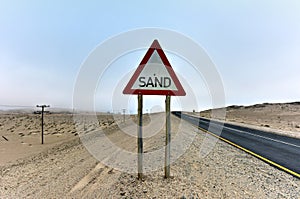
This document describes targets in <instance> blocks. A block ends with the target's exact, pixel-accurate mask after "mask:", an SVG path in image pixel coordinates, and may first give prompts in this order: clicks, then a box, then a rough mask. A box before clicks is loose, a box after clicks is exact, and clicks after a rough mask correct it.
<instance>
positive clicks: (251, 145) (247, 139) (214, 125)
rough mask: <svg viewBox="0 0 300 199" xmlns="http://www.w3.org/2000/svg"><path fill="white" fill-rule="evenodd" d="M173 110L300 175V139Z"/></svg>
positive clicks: (178, 114)
mask: <svg viewBox="0 0 300 199" xmlns="http://www.w3.org/2000/svg"><path fill="white" fill-rule="evenodd" d="M173 114H174V115H176V116H178V117H181V118H182V119H184V120H186V121H188V122H190V123H192V124H194V125H197V126H199V127H200V128H201V129H205V130H208V131H209V132H210V133H213V134H215V135H217V136H218V137H221V139H223V140H224V141H229V142H228V143H231V144H232V143H234V144H233V145H235V146H237V147H239V148H241V149H246V150H245V151H247V152H249V151H250V153H251V154H252V155H255V156H256V157H258V158H260V159H262V160H264V161H266V162H268V163H270V164H271V165H273V166H275V167H278V168H280V169H283V170H284V171H286V172H288V173H290V174H292V175H294V176H296V177H298V178H300V139H296V138H291V137H286V136H282V135H278V134H273V133H269V132H265V131H261V130H257V129H251V128H247V127H242V126H237V125H233V124H227V123H224V124H223V123H221V122H218V121H211V120H209V119H205V118H198V117H194V116H190V115H186V114H183V113H181V112H173ZM221 128H223V129H222V133H221V134H220V133H219V134H218V133H217V132H218V131H219V132H220V129H221Z"/></svg>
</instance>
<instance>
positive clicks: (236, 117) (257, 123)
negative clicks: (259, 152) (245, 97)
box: [193, 102, 300, 139]
mask: <svg viewBox="0 0 300 199" xmlns="http://www.w3.org/2000/svg"><path fill="white" fill-rule="evenodd" d="M193 115H199V112H198V113H193ZM200 116H201V117H206V118H211V117H212V116H211V110H207V111H201V112H200ZM216 119H218V118H216ZM225 121H226V122H229V123H233V124H239V125H242V126H247V127H251V128H259V129H262V130H265V131H269V132H273V133H278V134H283V135H286V136H290V137H296V138H299V139H300V102H292V103H273V104H271V103H264V104H256V105H250V106H229V107H227V108H226V117H225Z"/></svg>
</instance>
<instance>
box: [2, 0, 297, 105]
mask: <svg viewBox="0 0 300 199" xmlns="http://www.w3.org/2000/svg"><path fill="white" fill-rule="evenodd" d="M299 10H300V1H298V0H287V1H276V0H275V1H274V0H265V1H258V0H257V1H256V0H253V1H246V0H242V1H241V0H232V1H147V2H146V1H103V2H101V1H55V0H54V1H14V0H10V1H1V2H0V29H1V31H0V44H1V45H0V93H1V95H0V104H11V105H28V106H31V105H33V106H34V105H35V104H39V103H46V104H51V105H52V106H53V107H72V93H73V88H74V83H75V81H76V77H77V74H78V72H79V70H80V66H81V64H82V63H83V61H84V60H85V59H86V57H87V56H88V55H89V53H90V52H91V51H92V50H93V49H94V48H95V47H96V46H97V45H99V44H100V43H101V42H103V41H105V40H106V39H107V38H109V37H111V36H113V35H116V34H119V33H121V32H125V31H128V30H132V29H136V28H143V27H159V28H166V29H171V30H174V31H178V32H180V33H182V34H185V35H187V36H189V37H190V38H192V39H193V40H194V41H196V42H197V43H198V44H199V45H201V46H202V47H203V48H204V49H205V50H206V52H207V53H208V54H209V56H210V57H211V59H212V60H213V61H214V63H215V65H216V67H217V69H218V71H219V73H220V75H221V77H222V80H223V84H224V88H225V94H226V104H227V105H231V104H245V105H247V104H254V103H261V102H287V101H299V99H300V89H299V85H300V78H299V74H300V56H299V52H300V12H299ZM174 42H175V41H174ZM137 59H140V58H137ZM192 86H193V85H192ZM203 107H205V108H207V107H209V105H206V106H205V105H204V106H203ZM108 109H109V107H108Z"/></svg>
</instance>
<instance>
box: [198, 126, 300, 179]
mask: <svg viewBox="0 0 300 199" xmlns="http://www.w3.org/2000/svg"><path fill="white" fill-rule="evenodd" d="M194 126H196V125H194ZM197 128H198V129H200V130H202V131H204V132H206V133H208V134H210V135H212V136H214V137H216V138H218V139H220V140H222V141H224V142H227V143H228V144H230V145H232V146H235V147H236V148H239V149H241V150H243V151H245V152H246V153H249V154H251V155H253V156H255V157H257V158H259V159H261V160H263V161H265V162H267V163H269V164H271V165H273V166H275V167H278V168H279V169H282V170H283V171H285V172H287V173H289V174H292V175H293V176H296V177H298V178H300V174H299V173H296V172H294V171H292V170H290V169H288V168H286V167H284V166H282V165H280V164H277V163H276V162H273V161H271V160H269V159H267V158H265V157H262V156H261V155H258V154H256V153H254V152H253V151H250V150H248V149H245V148H244V147H242V146H240V145H237V144H235V143H233V142H231V141H229V140H227V139H225V138H222V137H220V136H218V135H215V134H214V133H212V132H210V131H208V130H205V129H203V128H201V127H199V126H197Z"/></svg>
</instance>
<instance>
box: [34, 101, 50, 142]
mask: <svg viewBox="0 0 300 199" xmlns="http://www.w3.org/2000/svg"><path fill="white" fill-rule="evenodd" d="M36 107H39V108H42V124H41V126H42V137H41V139H42V144H44V110H45V107H50V106H49V105H36Z"/></svg>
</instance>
